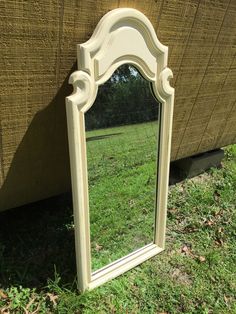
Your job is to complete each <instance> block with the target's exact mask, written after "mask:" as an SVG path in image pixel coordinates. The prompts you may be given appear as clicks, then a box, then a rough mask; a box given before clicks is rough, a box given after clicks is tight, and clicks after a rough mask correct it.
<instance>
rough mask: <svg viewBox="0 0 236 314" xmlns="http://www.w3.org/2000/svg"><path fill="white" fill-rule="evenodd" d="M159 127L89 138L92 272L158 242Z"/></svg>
mask: <svg viewBox="0 0 236 314" xmlns="http://www.w3.org/2000/svg"><path fill="white" fill-rule="evenodd" d="M157 133H158V123H157V122H150V123H142V124H136V125H130V126H122V127H115V128H109V129H105V130H96V131H90V132H87V148H88V153H87V157H88V175H89V193H90V227H91V254H92V269H94V270H95V269H98V268H101V267H102V266H105V265H107V264H108V263H110V262H113V261H115V260H117V259H118V258H121V257H122V256H125V255H127V254H128V253H131V252H133V251H134V250H136V249H138V248H140V247H142V246H144V245H146V244H148V243H151V242H152V241H153V227H154V226H153V222H154V206H155V183H156V164H157V156H156V155H157Z"/></svg>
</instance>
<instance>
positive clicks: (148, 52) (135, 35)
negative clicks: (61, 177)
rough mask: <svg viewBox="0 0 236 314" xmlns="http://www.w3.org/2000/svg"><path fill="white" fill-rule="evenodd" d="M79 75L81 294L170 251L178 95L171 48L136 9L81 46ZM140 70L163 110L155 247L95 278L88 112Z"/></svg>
mask: <svg viewBox="0 0 236 314" xmlns="http://www.w3.org/2000/svg"><path fill="white" fill-rule="evenodd" d="M77 51H78V71H75V72H74V73H72V74H71V76H70V80H69V83H71V84H73V88H74V90H73V93H72V95H71V96H68V97H67V98H66V111H67V125H68V138H69V152H70V166H71V180H72V194H73V210H74V224H75V248H76V264H77V276H78V277H77V278H78V289H79V290H80V291H84V290H86V289H92V288H94V287H96V286H99V285H101V284H102V283H104V282H106V281H108V280H110V279H112V278H115V277H116V276H119V275H120V274H122V273H124V272H126V271H127V270H129V269H131V268H133V267H135V266H137V265H138V264H140V263H142V262H143V261H145V260H147V259H149V258H150V257H152V256H154V255H156V254H158V253H160V252H161V251H163V249H164V243H165V228H166V208H167V193H168V177H169V162H170V147H171V129H172V116H173V104H174V89H173V88H172V87H171V86H170V84H169V79H170V78H172V71H171V70H170V69H169V68H168V67H167V58H168V47H166V46H164V45H162V44H161V43H160V42H159V40H158V39H157V37H156V33H155V31H154V28H153V26H152V24H151V22H150V21H149V20H148V19H147V17H146V16H145V15H143V14H142V13H141V12H139V11H137V10H135V9H128V8H123V9H115V10H113V11H110V12H108V13H107V14H106V15H105V16H104V17H103V18H102V19H101V20H100V22H99V23H98V25H97V27H96V29H95V31H94V33H93V35H92V37H91V38H90V39H89V40H88V41H87V42H86V43H84V44H80V45H78V46H77ZM125 63H129V64H131V65H133V66H135V67H136V68H137V69H138V70H139V71H140V72H141V74H142V75H143V77H144V78H145V79H147V80H148V81H149V82H150V84H151V86H152V90H153V92H154V95H155V96H156V98H157V99H158V100H159V101H160V102H161V103H162V105H161V126H160V135H159V137H160V138H159V158H158V179H157V203H156V212H155V217H156V219H155V228H154V235H153V242H152V243H150V244H148V245H146V246H144V247H143V248H141V249H138V250H137V251H135V252H133V253H131V254H129V255H127V256H125V257H123V258H121V259H119V260H117V261H115V262H113V263H111V264H109V265H107V266H105V267H103V268H101V269H99V270H97V271H95V272H93V273H92V272H91V253H90V226H89V193H88V175H87V157H86V135H85V121H84V114H85V112H86V111H87V110H88V109H89V108H90V107H91V106H92V105H93V103H94V101H95V99H96V95H97V90H98V87H99V85H101V84H103V83H104V82H106V81H107V80H108V79H109V78H110V77H111V75H112V73H113V72H114V71H115V70H116V69H117V68H118V67H119V66H121V65H122V64H125Z"/></svg>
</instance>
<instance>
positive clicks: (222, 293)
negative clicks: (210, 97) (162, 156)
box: [0, 145, 236, 314]
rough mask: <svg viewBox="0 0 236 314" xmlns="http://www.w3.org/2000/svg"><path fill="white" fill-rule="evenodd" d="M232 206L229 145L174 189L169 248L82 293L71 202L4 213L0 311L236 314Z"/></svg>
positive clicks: (235, 171) (235, 192)
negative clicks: (216, 161)
mask: <svg viewBox="0 0 236 314" xmlns="http://www.w3.org/2000/svg"><path fill="white" fill-rule="evenodd" d="M140 158H142V154H140ZM104 184H105V182H104ZM100 188H101V187H100ZM130 193H131V192H130ZM235 204H236V145H232V146H229V147H228V148H227V149H226V157H225V159H224V161H223V164H222V168H221V169H211V170H210V171H208V172H207V173H204V174H202V175H200V176H198V177H195V178H193V179H188V180H185V181H184V182H182V183H178V184H176V185H175V186H172V187H170V191H169V199H168V219H167V239H166V250H165V251H164V252H163V253H161V254H159V255H157V256H156V257H154V258H152V259H150V260H148V261H147V262H145V263H143V264H142V265H140V266H138V267H136V268H135V269H133V270H131V271H129V272H127V273H126V274H124V275H122V276H120V277H118V278H117V279H115V280H113V281H111V282H109V283H106V284H104V285H103V286H101V287H99V288H97V289H95V290H93V291H91V292H86V293H85V294H83V295H79V294H78V292H77V291H76V284H75V278H76V277H75V275H76V270H75V263H74V261H75V256H74V235H73V219H72V210H71V209H72V206H71V202H70V198H66V197H60V198H54V199H51V200H48V201H44V202H39V203H36V204H32V205H28V206H26V207H23V208H20V209H16V210H12V211H9V212H6V213H2V214H1V217H0V219H1V229H0V284H1V287H0V309H1V310H2V313H13V314H14V313H17V314H18V313H19V314H21V313H27V312H26V310H27V311H28V312H29V313H32V312H33V311H36V312H35V313H65V314H67V313H68V314H70V313H71V314H72V313H91V314H94V313H122V314H123V313H142V314H143V313H147V314H149V313H155V314H156V313H169V314H174V313H193V314H195V313H209V314H210V313H213V314H215V313H216V314H217V313H218V314H222V313H228V314H232V313H236V299H235V296H236V276H235V265H236V246H235V239H236V231H235V230H236V209H235ZM111 232H112V230H111ZM108 237H109V234H108ZM4 311H5V312H4Z"/></svg>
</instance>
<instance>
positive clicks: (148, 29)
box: [68, 8, 173, 111]
mask: <svg viewBox="0 0 236 314" xmlns="http://www.w3.org/2000/svg"><path fill="white" fill-rule="evenodd" d="M77 50H78V70H79V71H76V72H74V73H73V74H72V75H71V77H70V83H71V84H73V86H74V93H73V95H72V96H70V97H68V98H69V100H73V103H75V102H76V104H77V105H78V106H79V107H80V109H81V110H82V111H87V110H88V109H89V108H90V107H91V105H92V104H93V102H94V100H95V98H96V94H97V88H98V86H99V85H101V84H103V83H104V82H106V81H107V80H108V79H109V78H110V77H111V75H112V73H113V72H114V71H115V70H116V69H117V68H118V67H119V66H121V65H122V64H125V63H129V64H132V65H134V66H135V67H136V68H137V69H138V70H139V71H140V72H141V73H142V75H143V76H144V77H145V78H146V79H147V80H149V81H150V82H152V85H153V90H154V93H155V95H156V96H157V98H159V100H160V101H162V102H164V101H165V98H166V97H168V96H171V95H172V94H173V88H172V87H171V86H170V85H169V79H170V78H171V77H172V72H171V70H170V69H169V68H167V59H168V47H167V46H164V45H162V44H161V43H160V41H159V40H158V38H157V36H156V33H155V30H154V28H153V26H152V24H151V22H150V21H149V20H148V18H147V17H146V16H145V15H144V14H142V13H141V12H139V11H138V10H135V9H128V8H121V9H115V10H112V11H110V12H108V13H107V14H106V15H104V17H103V18H102V19H101V20H100V22H99V23H98V25H97V27H96V28H95V30H94V33H93V35H92V37H91V38H90V39H89V40H88V41H87V42H85V43H83V44H79V45H78V46H77ZM81 81H82V82H81Z"/></svg>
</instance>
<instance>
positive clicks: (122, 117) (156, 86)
mask: <svg viewBox="0 0 236 314" xmlns="http://www.w3.org/2000/svg"><path fill="white" fill-rule="evenodd" d="M167 53H168V49H167V47H166V46H163V45H162V44H161V43H160V42H159V41H158V39H157V37H156V34H155V31H154V29H153V27H152V25H151V23H150V21H149V20H148V19H147V18H146V17H145V16H144V15H143V14H142V13H140V12H139V11H137V10H134V9H116V10H113V11H111V12H109V13H108V14H106V15H105V16H104V17H103V19H102V20H101V21H100V23H99V24H98V26H97V28H96V29H95V31H94V34H93V36H92V37H91V39H90V40H89V41H88V42H86V43H84V44H81V45H78V68H79V70H78V71H76V72H74V73H73V74H72V75H71V78H70V83H72V84H73V86H74V92H73V94H72V95H71V96H69V97H67V99H66V108H67V123H68V137H69V148H70V163H71V178H72V193H73V207H74V221H75V246H76V258H77V272H78V288H79V290H81V291H84V290H85V289H92V288H94V287H96V286H99V285H101V284H102V283H104V282H106V281H108V280H110V279H112V278H114V277H116V276H118V275H120V274H122V273H124V272H125V271H127V270H129V269H131V268H133V267H135V266H136V265H138V264H140V263H142V262H143V261H145V260H147V259H148V258H150V257H152V256H154V255H156V254H157V253H159V252H161V251H162V250H163V249H164V242H165V225H166V203H167V192H168V174H169V159H170V144H171V125H172V114H173V100H174V89H173V88H172V87H170V85H169V78H171V77H172V72H171V70H170V69H169V68H167Z"/></svg>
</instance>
